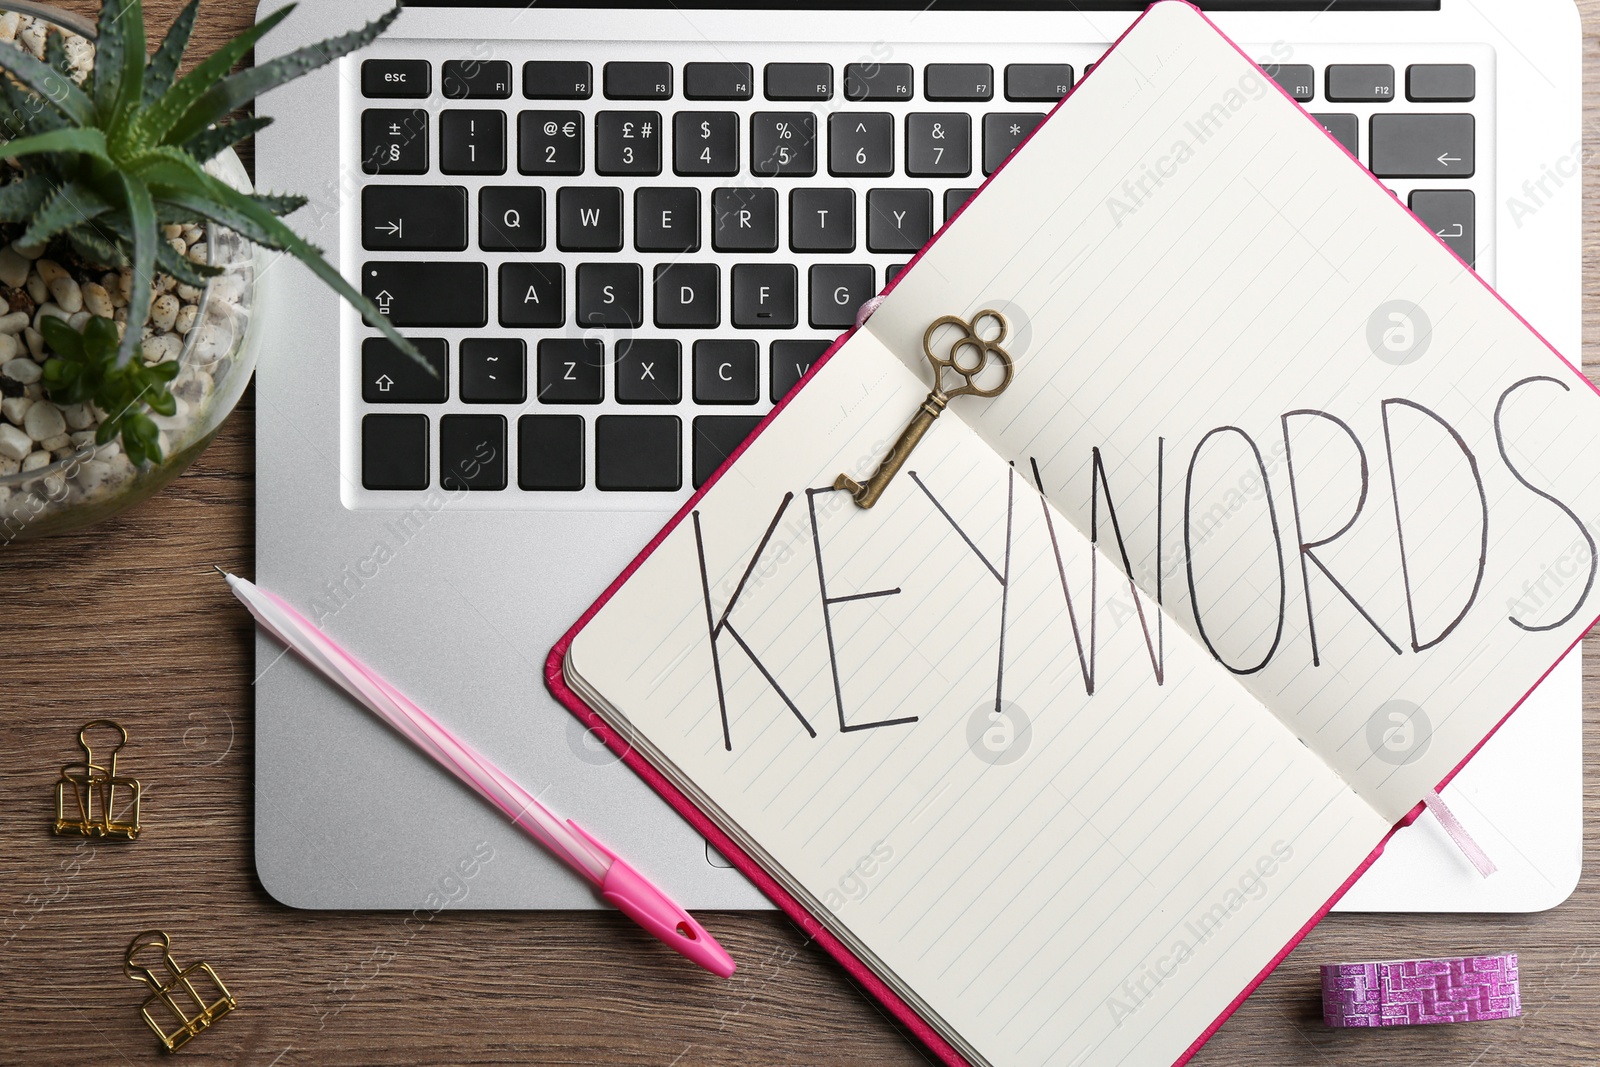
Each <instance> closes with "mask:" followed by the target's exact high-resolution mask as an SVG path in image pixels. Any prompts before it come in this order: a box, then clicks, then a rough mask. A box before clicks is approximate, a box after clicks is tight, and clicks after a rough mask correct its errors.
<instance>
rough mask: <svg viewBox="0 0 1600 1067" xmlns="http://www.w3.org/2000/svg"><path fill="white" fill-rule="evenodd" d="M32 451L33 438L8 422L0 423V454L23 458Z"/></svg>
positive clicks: (14, 458) (16, 458) (12, 457)
mask: <svg viewBox="0 0 1600 1067" xmlns="http://www.w3.org/2000/svg"><path fill="white" fill-rule="evenodd" d="M32 451H33V438H31V437H29V436H28V435H27V434H26V433H24V432H23V431H22V430H19V429H18V428H17V427H15V426H13V425H11V424H10V423H9V422H5V423H0V456H8V457H10V458H11V459H13V460H24V459H27V458H28V453H29V452H32Z"/></svg>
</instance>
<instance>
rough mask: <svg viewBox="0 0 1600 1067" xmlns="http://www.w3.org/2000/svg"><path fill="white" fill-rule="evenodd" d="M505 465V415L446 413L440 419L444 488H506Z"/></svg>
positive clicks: (478, 490) (478, 489) (441, 472)
mask: <svg viewBox="0 0 1600 1067" xmlns="http://www.w3.org/2000/svg"><path fill="white" fill-rule="evenodd" d="M506 466H507V465H506V417H505V416H504V415H444V416H442V417H441V418H440V419H439V485H440V487H441V488H444V489H468V490H472V491H474V492H481V491H489V492H494V491H498V490H501V489H504V488H505V487H506Z"/></svg>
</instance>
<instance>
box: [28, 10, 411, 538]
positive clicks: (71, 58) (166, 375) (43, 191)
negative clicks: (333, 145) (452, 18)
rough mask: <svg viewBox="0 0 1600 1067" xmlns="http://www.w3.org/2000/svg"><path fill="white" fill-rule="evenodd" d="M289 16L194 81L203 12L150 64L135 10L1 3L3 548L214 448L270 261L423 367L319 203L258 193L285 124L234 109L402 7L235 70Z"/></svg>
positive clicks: (222, 53)
mask: <svg viewBox="0 0 1600 1067" xmlns="http://www.w3.org/2000/svg"><path fill="white" fill-rule="evenodd" d="M292 6H293V5H290V7H285V8H283V9H281V10H279V11H277V12H275V13H274V14H272V15H270V16H268V17H267V18H265V19H263V20H261V21H260V22H259V23H257V24H256V25H255V26H253V27H251V28H250V29H249V30H246V31H245V32H244V33H242V34H240V35H239V36H238V37H236V38H234V39H233V40H232V41H230V42H229V43H228V44H226V45H224V46H223V47H222V48H221V49H220V50H219V51H218V52H217V53H216V54H215V55H213V56H211V57H209V58H207V59H206V60H204V61H202V62H201V63H199V64H198V65H197V66H195V67H194V69H193V70H191V71H189V72H188V73H187V74H184V75H182V76H179V75H178V68H179V65H180V63H181V61H182V58H183V53H184V50H185V48H186V47H187V45H188V42H189V35H190V31H191V30H192V29H193V27H194V23H195V17H196V13H197V7H198V0H190V2H189V4H188V5H187V6H186V7H185V8H184V9H183V11H182V12H181V13H180V14H179V15H178V17H177V19H176V20H175V21H174V22H173V24H172V26H171V28H170V29H169V30H168V31H167V34H166V37H165V39H164V40H163V41H162V43H161V45H160V47H159V48H158V49H157V50H156V51H155V53H154V54H152V55H148V56H147V55H146V50H145V30H144V13H143V9H142V5H141V2H140V0H102V4H101V9H100V17H99V21H98V23H97V25H96V27H94V29H93V31H92V35H93V40H92V41H91V40H90V39H89V38H90V28H89V27H87V26H85V25H82V24H80V23H78V22H77V20H75V19H74V18H73V17H72V16H70V15H67V14H66V13H64V12H60V11H58V10H55V9H51V8H48V7H47V6H46V5H41V4H32V3H22V2H18V3H14V4H12V5H10V7H9V9H6V10H0V109H3V111H0V543H4V542H7V541H10V540H12V539H15V538H24V537H36V536H42V535H44V534H48V533H53V532H56V531H59V530H63V529H67V528H71V527H75V526H81V525H84V524H87V523H90V522H95V521H99V520H100V519H103V518H105V517H107V516H109V515H112V514H115V513H116V512H118V511H121V510H122V509H124V508H126V507H128V506H130V505H131V504H134V503H136V502H137V501H139V500H142V499H144V498H145V497H147V496H149V495H150V494H151V493H153V492H155V491H156V490H157V489H159V488H160V487H161V486H163V485H165V484H166V483H167V482H168V481H170V480H171V479H172V478H174V477H176V476H177V475H178V474H179V473H180V472H181V471H182V470H183V469H184V468H185V467H186V466H188V464H189V463H190V462H192V461H193V459H194V458H195V457H196V456H197V455H199V453H200V452H201V451H202V450H204V448H205V447H206V445H208V444H209V443H210V441H211V438H212V437H213V436H215V434H216V431H217V430H218V428H219V427H220V426H221V423H222V420H223V419H224V418H225V417H226V416H227V414H228V413H229V412H230V411H231V410H232V409H233V406H234V404H235V403H237V401H238V399H239V396H240V394H242V393H243V391H244V387H245V385H246V383H247V382H248V381H249V378H250V374H251V372H252V371H253V369H254V366H255V353H256V347H257V346H256V343H255V342H256V337H257V333H258V330H259V325H258V324H257V322H256V320H255V318H254V317H253V315H252V306H253V303H254V294H255V287H256V286H257V285H258V284H259V282H260V271H259V269H258V266H259V264H258V256H260V255H263V254H266V253H265V252H264V251H263V250H267V251H272V252H285V253H288V254H290V255H292V256H294V257H295V258H296V259H299V260H300V261H301V262H302V263H304V264H306V265H307V266H308V267H310V269H311V270H312V271H314V272H315V273H316V274H317V275H318V276H319V277H320V278H322V279H323V280H324V281H325V282H326V283H327V284H328V285H330V286H332V287H333V288H334V289H335V290H337V291H338V292H339V293H340V295H341V296H343V297H344V298H345V299H346V300H348V301H350V303H351V304H353V305H354V306H355V307H356V308H357V309H358V310H360V311H361V312H362V313H363V314H364V315H366V316H367V317H368V318H369V319H370V320H371V321H372V322H374V323H376V324H377V325H378V326H379V327H380V328H382V329H383V330H384V331H385V333H387V334H389V335H390V336H391V338H392V339H393V340H394V341H395V343H396V344H397V345H399V346H400V347H401V349H402V350H403V351H405V352H407V353H408V354H410V355H411V356H412V357H413V358H415V359H417V360H418V361H419V362H423V363H424V366H427V364H426V363H425V362H424V361H422V359H421V357H420V356H419V355H417V353H416V351H415V349H414V348H412V346H411V345H410V344H409V343H408V342H406V341H405V340H404V339H403V338H401V337H400V336H399V335H398V334H397V333H395V331H394V329H393V327H391V326H390V325H389V323H388V320H387V319H386V318H385V317H384V316H382V315H380V314H379V313H378V311H377V309H376V308H374V307H373V306H372V304H371V303H370V302H369V301H368V300H367V299H366V298H365V297H363V296H362V295H361V294H360V293H359V292H358V291H356V290H355V289H354V288H352V287H351V286H350V284H349V283H348V282H346V281H345V280H344V278H343V277H342V276H341V275H340V274H339V272H338V270H337V269H336V268H335V267H334V266H333V265H331V264H330V263H328V262H327V260H325V259H324V258H323V257H322V254H321V253H320V252H319V251H318V250H317V249H316V248H314V247H312V246H311V245H309V244H307V243H306V242H305V241H303V240H302V239H301V238H300V237H299V236H298V235H296V234H295V233H294V231H293V230H292V229H290V228H289V227H288V226H287V225H286V224H285V223H284V222H283V221H282V218H281V217H282V216H284V215H287V214H289V213H291V212H293V211H294V210H296V209H297V208H299V207H300V206H301V205H302V204H304V203H305V198H303V197H300V196H293V195H276V194H270V193H258V192H255V191H253V190H252V189H251V187H250V182H249V178H248V176H247V175H246V173H245V170H244V167H243V166H242V165H241V164H240V162H239V159H238V157H237V155H235V154H234V151H233V146H234V145H235V144H237V143H239V142H240V141H241V140H243V139H244V138H246V137H249V136H251V135H252V134H254V133H255V132H256V131H257V130H259V129H261V128H262V127H264V126H265V125H266V124H267V123H268V122H270V121H271V120H270V119H261V118H253V117H234V116H235V113H236V112H237V111H238V110H239V109H240V108H242V107H244V106H245V105H246V104H248V103H250V101H252V100H253V99H255V97H256V96H258V95H260V94H261V93H263V92H265V91H267V90H268V89H271V88H274V87H275V86H278V85H282V84H283V83H285V82H288V81H290V80H292V79H294V78H297V77H299V76H300V75H302V74H306V73H308V72H310V71H312V70H315V69H316V68H318V67H320V66H322V65H324V64H326V63H328V62H331V61H332V60H335V59H338V58H339V57H340V56H343V55H346V54H348V53H350V52H353V51H355V50H356V49H358V48H361V47H362V46H364V45H366V44H367V43H368V42H370V41H372V40H373V39H374V38H376V37H377V36H378V35H379V34H380V33H382V32H383V31H384V29H385V28H387V27H388V25H389V24H390V23H391V22H392V21H393V20H394V19H395V17H396V16H397V15H398V14H399V11H400V9H399V8H398V7H397V8H395V9H394V10H392V11H390V12H388V13H387V14H385V15H384V16H383V17H381V18H379V19H377V20H375V21H374V22H371V23H369V24H367V25H366V26H364V27H362V28H360V29H358V30H355V31H352V32H351V33H348V34H345V35H343V36H341V37H335V38H331V39H329V40H326V41H323V42H321V43H320V44H316V45H312V46H309V47H307V48H302V49H300V50H298V51H296V52H292V53H289V54H288V55H284V56H280V57H278V58H276V59H273V60H271V61H270V62H267V63H264V64H262V65H260V66H257V67H252V68H248V69H246V70H243V71H240V72H238V73H233V74H230V73H229V72H230V70H231V69H232V68H233V66H234V65H235V64H237V63H238V62H239V61H240V60H241V59H243V58H244V56H245V55H246V54H247V53H248V52H249V50H250V49H251V47H252V46H253V45H254V44H255V42H256V41H257V40H258V39H259V38H260V37H261V36H262V35H263V34H265V33H267V32H268V31H270V30H271V29H272V28H273V27H274V26H276V25H277V24H278V23H279V22H281V21H282V20H283V19H284V18H285V17H286V16H287V15H288V14H289V11H290V9H291V8H292ZM5 7H6V5H4V4H3V3H0V9H3V8H5Z"/></svg>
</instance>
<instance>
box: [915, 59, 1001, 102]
mask: <svg viewBox="0 0 1600 1067" xmlns="http://www.w3.org/2000/svg"><path fill="white" fill-rule="evenodd" d="M922 95H923V96H925V97H927V98H928V99H929V100H992V99H994V68H993V67H991V66H990V65H989V64H987V63H929V64H928V65H927V66H926V67H923V68H922Z"/></svg>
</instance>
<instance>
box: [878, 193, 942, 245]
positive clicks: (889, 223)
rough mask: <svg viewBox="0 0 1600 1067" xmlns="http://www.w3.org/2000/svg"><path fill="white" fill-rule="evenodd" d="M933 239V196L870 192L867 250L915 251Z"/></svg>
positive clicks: (930, 194) (926, 194)
mask: <svg viewBox="0 0 1600 1067" xmlns="http://www.w3.org/2000/svg"><path fill="white" fill-rule="evenodd" d="M932 236H933V193H932V192H930V191H929V190H927V189H872V190H870V191H869V192H868V193H867V250H868V251H869V252H915V251H916V250H917V249H919V248H921V247H922V246H923V245H925V244H927V243H928V239H929V238H931V237H932Z"/></svg>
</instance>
